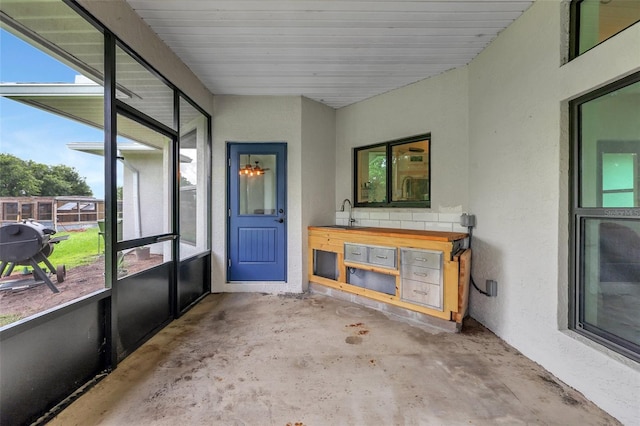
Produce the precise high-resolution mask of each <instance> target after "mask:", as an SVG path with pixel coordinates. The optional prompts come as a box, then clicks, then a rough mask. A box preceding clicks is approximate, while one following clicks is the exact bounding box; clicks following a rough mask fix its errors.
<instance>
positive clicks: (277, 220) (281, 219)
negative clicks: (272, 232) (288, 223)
mask: <svg viewBox="0 0 640 426" xmlns="http://www.w3.org/2000/svg"><path fill="white" fill-rule="evenodd" d="M273 220H275V221H276V222H278V223H284V219H283V218H280V219H273Z"/></svg>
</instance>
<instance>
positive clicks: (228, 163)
mask: <svg viewBox="0 0 640 426" xmlns="http://www.w3.org/2000/svg"><path fill="white" fill-rule="evenodd" d="M227 166H229V167H231V157H229V158H228V159H227Z"/></svg>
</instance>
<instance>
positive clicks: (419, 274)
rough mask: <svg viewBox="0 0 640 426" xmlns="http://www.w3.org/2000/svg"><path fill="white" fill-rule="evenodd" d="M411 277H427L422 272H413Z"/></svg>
mask: <svg viewBox="0 0 640 426" xmlns="http://www.w3.org/2000/svg"><path fill="white" fill-rule="evenodd" d="M413 275H417V276H419V277H426V276H428V275H427V274H425V273H424V272H414V273H413Z"/></svg>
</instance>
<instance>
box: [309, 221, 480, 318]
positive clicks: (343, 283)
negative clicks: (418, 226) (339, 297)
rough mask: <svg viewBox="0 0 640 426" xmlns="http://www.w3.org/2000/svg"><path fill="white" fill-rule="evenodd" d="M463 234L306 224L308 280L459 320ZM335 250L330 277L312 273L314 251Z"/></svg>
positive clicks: (466, 271)
mask: <svg viewBox="0 0 640 426" xmlns="http://www.w3.org/2000/svg"><path fill="white" fill-rule="evenodd" d="M466 238H467V234H465V233H459V232H437V231H413V230H404V229H388V228H352V229H341V228H332V227H321V226H319V227H315V226H310V227H309V271H310V272H309V282H311V283H315V284H320V285H323V286H327V287H331V288H335V289H339V290H342V291H345V292H348V293H353V294H357V295H360V296H364V297H367V298H370V299H373V300H377V301H381V302H385V303H388V304H390V305H394V306H398V307H402V308H405V309H409V310H413V311H417V312H421V313H424V314H428V315H431V316H434V317H437V318H441V319H444V320H448V321H455V322H457V323H461V322H462V319H463V318H464V316H465V314H466V309H467V303H468V300H467V299H468V293H469V276H470V266H471V264H470V261H471V250H469V249H464V242H465V239H466ZM319 251H322V252H331V253H335V256H336V271H337V273H336V274H335V279H332V278H328V277H327V275H326V274H323V275H325V276H319V275H316V274H315V273H314V271H317V270H318V268H317V265H315V264H314V260H315V259H317V254H316V253H317V252H319Z"/></svg>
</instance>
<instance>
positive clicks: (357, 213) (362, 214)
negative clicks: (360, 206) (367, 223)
mask: <svg viewBox="0 0 640 426" xmlns="http://www.w3.org/2000/svg"><path fill="white" fill-rule="evenodd" d="M351 216H352V217H353V218H354V219H369V212H367V211H362V210H354V211H353V214H352V215H351Z"/></svg>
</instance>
